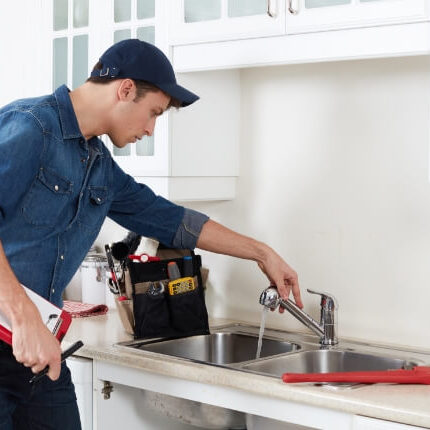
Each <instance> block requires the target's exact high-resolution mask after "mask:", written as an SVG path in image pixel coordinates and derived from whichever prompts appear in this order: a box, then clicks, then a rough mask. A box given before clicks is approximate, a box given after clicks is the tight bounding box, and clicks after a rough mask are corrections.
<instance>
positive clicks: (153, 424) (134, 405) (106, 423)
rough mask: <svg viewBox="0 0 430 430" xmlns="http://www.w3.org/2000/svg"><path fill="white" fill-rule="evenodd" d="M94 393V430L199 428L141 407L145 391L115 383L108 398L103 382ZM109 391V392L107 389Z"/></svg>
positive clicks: (98, 384) (183, 429) (190, 429)
mask: <svg viewBox="0 0 430 430" xmlns="http://www.w3.org/2000/svg"><path fill="white" fill-rule="evenodd" d="M96 384H97V387H96V390H95V396H96V398H95V409H96V416H95V422H96V423H97V429H95V430H116V429H127V430H142V429H145V430H160V429H169V430H196V429H197V427H194V426H191V425H187V424H183V423H181V422H179V421H176V420H174V419H172V418H169V417H168V416H167V415H168V414H169V411H166V416H164V415H162V414H160V413H158V412H154V411H153V410H151V408H149V407H147V406H142V404H143V395H144V391H143V390H141V389H138V388H133V387H127V386H125V385H120V384H117V383H113V384H111V385H112V389H113V390H112V392H111V393H110V394H109V399H105V396H104V394H103V392H102V391H103V390H105V391H106V387H105V386H104V384H103V383H102V381H97V382H96ZM108 391H109V389H108Z"/></svg>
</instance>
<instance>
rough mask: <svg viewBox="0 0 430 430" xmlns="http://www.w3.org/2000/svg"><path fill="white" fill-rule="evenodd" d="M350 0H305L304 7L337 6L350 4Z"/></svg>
mask: <svg viewBox="0 0 430 430" xmlns="http://www.w3.org/2000/svg"><path fill="white" fill-rule="evenodd" d="M350 3H351V0H305V8H307V9H311V8H314V7H326V6H337V5H340V4H350Z"/></svg>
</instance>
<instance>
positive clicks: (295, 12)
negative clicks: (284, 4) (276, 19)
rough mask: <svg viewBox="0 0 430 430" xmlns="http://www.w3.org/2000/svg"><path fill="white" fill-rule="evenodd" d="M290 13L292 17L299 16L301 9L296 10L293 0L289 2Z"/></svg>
mask: <svg viewBox="0 0 430 430" xmlns="http://www.w3.org/2000/svg"><path fill="white" fill-rule="evenodd" d="M288 12H290V13H291V15H297V14H298V13H299V9H298V8H297V9H294V7H293V0H288Z"/></svg>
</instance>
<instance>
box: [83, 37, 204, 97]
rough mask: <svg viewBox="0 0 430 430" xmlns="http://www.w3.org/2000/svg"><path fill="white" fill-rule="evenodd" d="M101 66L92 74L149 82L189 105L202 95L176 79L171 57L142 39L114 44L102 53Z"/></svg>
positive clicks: (93, 75)
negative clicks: (189, 89) (178, 82)
mask: <svg viewBox="0 0 430 430" xmlns="http://www.w3.org/2000/svg"><path fill="white" fill-rule="evenodd" d="M100 62H101V63H102V68H101V69H100V70H93V71H92V72H91V76H92V77H95V76H98V77H103V78H130V79H137V80H143V81H146V82H149V83H150V84H152V85H154V86H155V87H157V88H159V89H160V90H162V91H164V92H165V93H166V94H168V95H169V96H171V97H173V98H175V99H177V100H179V101H180V103H181V106H188V105H190V104H191V103H194V102H195V101H197V100H198V99H199V97H198V96H197V95H196V94H194V93H192V92H191V91H188V90H187V89H185V88H184V87H181V86H180V85H178V84H177V82H176V77H175V72H174V71H173V67H172V65H171V63H170V61H169V59H168V58H167V57H166V56H165V55H164V54H163V52H162V51H161V50H160V49H158V48H157V47H156V46H154V45H151V44H150V43H147V42H143V41H141V40H139V39H127V40H122V41H121V42H118V43H115V44H114V45H112V46H111V47H110V48H109V49H108V50H107V51H106V52H105V53H104V54H103V55H102V56H101V57H100Z"/></svg>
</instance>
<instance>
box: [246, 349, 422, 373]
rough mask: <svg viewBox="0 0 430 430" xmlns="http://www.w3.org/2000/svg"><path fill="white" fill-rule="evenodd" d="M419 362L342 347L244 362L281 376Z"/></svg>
mask: <svg viewBox="0 0 430 430" xmlns="http://www.w3.org/2000/svg"><path fill="white" fill-rule="evenodd" d="M415 365H417V363H415V362H412V361H409V360H404V359H400V358H394V357H393V358H392V357H387V356H380V355H374V354H367V353H360V352H353V351H342V350H314V351H303V352H297V353H295V354H291V355H284V356H278V357H273V358H268V359H266V360H261V361H255V362H253V363H247V364H244V365H243V366H241V369H243V370H251V371H255V372H258V373H261V374H265V375H269V376H275V377H279V378H280V377H281V376H282V374H283V373H285V372H289V373H328V372H351V371H361V370H388V369H403V368H410V367H413V366H415Z"/></svg>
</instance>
